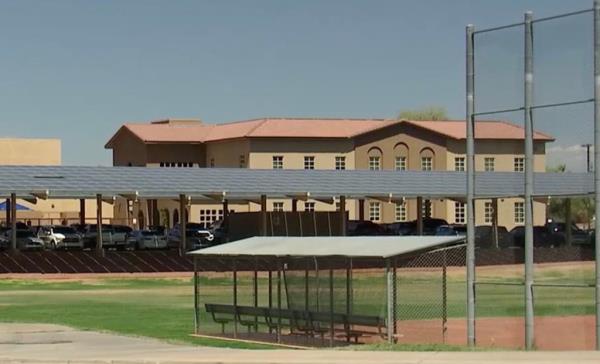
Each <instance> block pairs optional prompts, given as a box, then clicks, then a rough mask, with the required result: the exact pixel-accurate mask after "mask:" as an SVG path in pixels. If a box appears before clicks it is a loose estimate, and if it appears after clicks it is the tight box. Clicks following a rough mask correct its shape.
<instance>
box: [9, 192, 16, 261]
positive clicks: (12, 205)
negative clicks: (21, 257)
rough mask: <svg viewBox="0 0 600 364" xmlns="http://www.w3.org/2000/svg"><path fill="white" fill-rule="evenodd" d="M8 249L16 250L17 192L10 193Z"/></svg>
mask: <svg viewBox="0 0 600 364" xmlns="http://www.w3.org/2000/svg"><path fill="white" fill-rule="evenodd" d="M10 250H11V251H12V252H13V253H16V252H17V251H18V250H17V194H16V193H11V194H10Z"/></svg>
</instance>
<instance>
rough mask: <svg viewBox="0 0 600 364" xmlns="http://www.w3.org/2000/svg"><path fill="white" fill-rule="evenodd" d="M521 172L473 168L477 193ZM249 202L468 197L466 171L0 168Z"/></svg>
mask: <svg viewBox="0 0 600 364" xmlns="http://www.w3.org/2000/svg"><path fill="white" fill-rule="evenodd" d="M523 177H524V174H523V173H519V172H477V173H476V176H475V179H476V186H475V187H476V191H475V195H476V198H492V197H499V198H503V197H518V196H522V195H523V187H524V178H523ZM534 181H535V183H534V196H537V197H542V196H584V195H590V194H592V193H593V192H594V180H593V174H591V173H536V174H535V177H534ZM11 193H16V194H17V195H18V197H22V198H27V197H32V196H34V197H36V196H37V197H44V198H95V197H96V195H97V194H102V196H103V197H105V198H108V197H110V196H116V197H119V196H123V197H127V198H133V197H140V198H178V197H179V196H180V195H181V194H184V195H187V196H189V197H191V198H194V199H196V198H197V199H203V198H206V199H213V200H214V199H222V198H227V199H229V200H235V199H241V200H243V199H252V200H256V199H258V198H259V196H260V195H267V196H269V197H272V198H288V197H294V196H306V197H309V198H327V197H329V198H330V197H333V196H340V195H344V196H347V197H348V198H377V199H381V200H390V201H393V200H394V199H400V198H403V197H407V198H411V197H418V196H421V197H426V198H455V199H462V198H464V197H465V196H466V174H465V172H453V171H393V170H380V171H370V170H341V171H339V170H291V169H288V170H271V169H268V170H260V169H246V168H148V167H80V166H0V197H7V196H9V195H10V194H11Z"/></svg>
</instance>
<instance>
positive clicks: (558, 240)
mask: <svg viewBox="0 0 600 364" xmlns="http://www.w3.org/2000/svg"><path fill="white" fill-rule="evenodd" d="M510 234H511V235H512V237H513V244H514V246H517V247H520V248H523V247H524V246H525V227H524V226H515V227H514V228H513V229H512V230H511V231H510ZM563 244H564V238H562V237H561V236H559V235H557V234H554V233H552V231H550V230H548V229H547V228H546V227H545V226H534V227H533V246H535V247H554V246H559V245H563Z"/></svg>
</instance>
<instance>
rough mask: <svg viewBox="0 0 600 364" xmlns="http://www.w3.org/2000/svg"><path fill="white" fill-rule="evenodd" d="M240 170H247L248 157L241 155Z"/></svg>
mask: <svg viewBox="0 0 600 364" xmlns="http://www.w3.org/2000/svg"><path fill="white" fill-rule="evenodd" d="M240 168H246V155H244V154H240Z"/></svg>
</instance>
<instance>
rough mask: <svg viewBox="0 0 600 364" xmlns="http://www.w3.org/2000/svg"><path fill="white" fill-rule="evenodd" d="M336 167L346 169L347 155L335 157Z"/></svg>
mask: <svg viewBox="0 0 600 364" xmlns="http://www.w3.org/2000/svg"><path fill="white" fill-rule="evenodd" d="M335 169H337V170H344V169H346V157H335Z"/></svg>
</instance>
